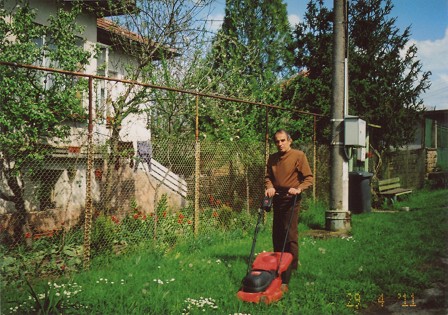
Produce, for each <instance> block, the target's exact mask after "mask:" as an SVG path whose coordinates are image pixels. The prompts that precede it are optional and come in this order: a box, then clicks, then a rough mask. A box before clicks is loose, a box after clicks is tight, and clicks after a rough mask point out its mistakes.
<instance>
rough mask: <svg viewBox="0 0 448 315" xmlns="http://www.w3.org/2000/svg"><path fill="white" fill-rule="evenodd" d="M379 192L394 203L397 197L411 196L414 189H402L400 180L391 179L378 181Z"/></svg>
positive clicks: (396, 178)
mask: <svg viewBox="0 0 448 315" xmlns="http://www.w3.org/2000/svg"><path fill="white" fill-rule="evenodd" d="M378 191H379V194H380V195H381V196H384V197H385V198H387V199H389V200H391V201H392V203H394V202H395V201H397V196H401V195H405V194H409V193H411V192H412V189H409V188H402V187H401V184H400V178H399V177H394V178H389V179H382V180H379V181H378Z"/></svg>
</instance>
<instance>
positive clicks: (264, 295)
mask: <svg viewBox="0 0 448 315" xmlns="http://www.w3.org/2000/svg"><path fill="white" fill-rule="evenodd" d="M296 201H297V195H295V196H294V202H293V209H294V207H295V205H296ZM271 206H272V198H269V197H264V199H263V201H262V204H261V207H260V209H258V220H257V225H256V226H255V233H254V238H253V241H252V249H251V252H250V256H249V262H248V266H247V273H246V276H245V277H244V278H243V280H242V282H241V288H240V290H239V291H238V293H237V297H238V298H239V299H240V300H242V301H245V302H252V303H259V302H262V303H265V304H270V303H272V302H276V301H278V300H280V299H281V298H282V296H283V291H282V273H283V272H285V271H286V270H287V269H288V268H289V266H290V265H291V262H292V259H293V257H292V254H291V253H285V246H286V238H287V236H288V232H289V227H290V226H291V221H292V216H293V215H292V214H293V213H294V211H291V218H290V221H289V225H288V230H287V231H286V237H285V241H284V243H283V249H282V251H281V252H263V253H260V254H259V255H257V258H256V259H255V261H253V258H254V251H255V244H256V242H257V235H258V232H259V229H260V223H261V221H262V219H263V213H264V212H265V211H266V212H269V211H270V209H271ZM252 261H253V263H252Z"/></svg>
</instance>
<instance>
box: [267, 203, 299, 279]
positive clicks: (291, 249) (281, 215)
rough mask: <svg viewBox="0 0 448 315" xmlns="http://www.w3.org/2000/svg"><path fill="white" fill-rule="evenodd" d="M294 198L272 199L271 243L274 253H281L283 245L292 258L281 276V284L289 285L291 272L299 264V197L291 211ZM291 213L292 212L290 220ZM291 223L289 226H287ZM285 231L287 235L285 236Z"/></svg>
mask: <svg viewBox="0 0 448 315" xmlns="http://www.w3.org/2000/svg"><path fill="white" fill-rule="evenodd" d="M293 203H294V196H275V197H274V222H273V225H272V243H273V245H274V251H275V252H281V251H282V250H283V245H285V252H288V253H291V254H292V256H293V259H292V263H291V265H290V267H289V268H288V270H287V271H285V272H284V273H283V274H282V281H283V283H289V280H290V278H291V272H292V270H297V267H298V264H299V243H298V238H299V232H298V223H299V213H300V197H299V196H298V197H297V201H296V205H295V208H294V209H292V206H293ZM291 211H294V213H293V215H292V220H291ZM290 222H291V226H290V227H289V231H288V226H289V223H290ZM286 231H288V235H287V236H286ZM285 239H286V244H285Z"/></svg>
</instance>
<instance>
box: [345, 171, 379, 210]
mask: <svg viewBox="0 0 448 315" xmlns="http://www.w3.org/2000/svg"><path fill="white" fill-rule="evenodd" d="M372 176H373V174H372V173H369V172H362V171H353V172H349V177H348V180H349V181H348V186H349V191H348V208H349V210H350V211H351V212H352V213H355V214H356V213H364V212H370V211H371V208H372V197H371V193H370V179H371V178H372Z"/></svg>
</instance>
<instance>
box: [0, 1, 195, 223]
mask: <svg viewBox="0 0 448 315" xmlns="http://www.w3.org/2000/svg"><path fill="white" fill-rule="evenodd" d="M71 2H73V1H68V0H33V1H30V5H31V6H32V7H33V8H35V9H36V10H37V17H36V23H40V24H43V25H45V24H46V23H48V22H47V21H48V17H49V16H50V15H54V14H56V12H57V10H58V8H60V7H62V6H63V5H70V4H71ZM82 2H84V3H85V6H86V8H88V7H90V9H93V10H85V11H84V12H83V14H82V15H80V16H79V18H78V23H79V24H81V25H83V26H84V27H85V31H84V33H83V34H79V36H80V37H81V38H83V39H85V42H84V48H85V49H93V48H94V47H100V54H99V56H98V58H92V59H91V61H90V64H89V66H88V67H87V68H86V69H85V73H86V74H91V75H96V76H104V77H108V78H116V79H124V78H125V73H124V71H125V70H124V68H123V67H120V66H117V65H119V64H120V63H119V62H118V60H121V61H122V60H127V61H129V62H132V60H131V59H130V58H129V57H128V56H126V55H124V54H123V53H122V51H121V50H120V49H117V48H116V47H114V46H113V45H112V43H111V41H110V39H111V36H112V35H117V34H121V35H122V36H128V37H129V39H130V40H138V38H137V37H136V34H134V33H132V32H130V31H128V30H124V29H121V28H119V27H117V26H116V25H113V24H112V23H111V22H110V20H108V19H107V17H108V16H113V15H121V14H123V12H124V11H121V10H120V8H118V9H117V8H114V10H111V8H109V7H108V5H107V4H108V1H101V0H100V1H82ZM15 3H16V1H14V0H6V1H5V5H6V6H11V5H13V4H15ZM124 3H125V5H126V9H127V10H129V9H131V10H132V9H135V1H124ZM98 12H100V13H101V17H100V16H99V15H98V14H97V13H98ZM128 12H129V11H128ZM104 17H106V18H104ZM95 82H96V84H95V87H94V89H95V90H94V91H93V92H94V93H93V95H94V103H95V106H94V108H93V110H94V113H93V116H94V125H93V141H94V145H95V147H96V148H98V147H101V146H103V147H105V150H106V151H107V146H106V143H107V140H108V139H110V136H111V128H109V127H110V126H109V124H108V123H109V121H108V120H109V119H110V117H113V115H114V113H113V108H112V107H111V106H110V101H111V100H112V101H113V100H114V99H115V98H117V97H118V96H119V95H120V93H121V92H122V91H123V90H124V85H123V83H120V82H114V81H107V80H97V79H96V80H95ZM86 106H87V105H86ZM141 106H142V107H148V106H150V104H141ZM147 120H148V116H147V115H146V114H143V115H142V114H131V115H129V116H128V117H127V118H126V119H125V120H124V121H123V123H122V125H121V129H120V134H119V138H120V139H119V140H120V145H122V146H123V147H124V148H126V149H127V150H128V152H129V155H128V156H126V157H121V158H120V159H122V161H120V163H119V164H120V165H119V166H118V167H116V173H115V174H114V175H113V176H112V177H113V178H114V186H113V187H112V188H110V187H109V190H110V191H106V192H105V187H104V185H105V180H106V179H105V176H102V174H104V172H106V171H107V170H110V169H112V168H111V165H110V161H107V160H106V159H105V158H104V157H103V156H102V155H101V154H100V153H99V152H96V153H95V155H94V157H95V159H94V176H93V179H94V180H93V182H92V192H93V201H94V206H95V207H96V208H101V207H103V206H104V199H105V198H106V196H105V194H106V193H107V194H108V195H107V196H108V197H107V198H109V200H107V204H108V206H112V208H113V209H107V211H122V213H118V215H125V214H126V213H128V212H129V211H130V207H131V203H133V204H134V205H135V204H137V205H138V206H139V209H140V211H142V212H143V213H151V212H153V211H154V207H155V203H156V202H157V201H156V200H154V195H158V196H159V197H160V196H161V195H162V194H169V196H170V198H168V200H169V201H170V202H171V205H172V206H175V207H181V206H182V205H184V204H185V197H186V194H187V188H186V182H185V181H184V180H183V179H182V178H180V177H179V176H177V175H176V174H173V173H171V172H170V171H169V170H168V169H166V168H165V167H164V166H162V165H160V164H159V163H158V162H157V161H154V159H151V163H150V164H149V163H146V162H148V161H145V160H144V161H141V160H140V159H138V151H139V147H140V146H139V143H140V145H142V143H147V144H148V145H149V146H148V147H147V149H148V148H149V151H148V150H147V152H148V153H149V154H151V149H150V144H151V142H150V141H151V131H150V130H149V129H148V128H147V126H149V123H148V121H147ZM72 130H73V132H72V135H71V139H70V143H68V144H67V145H58V147H57V148H55V150H54V154H53V155H52V157H51V158H50V159H49V160H48V161H47V163H46V173H45V174H43V175H42V176H41V177H40V180H37V181H36V179H33V181H35V182H33V184H32V185H26V195H27V198H26V206H27V211H29V212H30V213H34V211H40V212H46V213H47V214H50V215H47V216H46V217H45V220H43V222H44V223H42V224H45V225H46V228H51V226H52V225H54V226H57V225H58V222H59V223H60V222H64V223H66V224H68V225H73V224H76V223H77V221H78V218H79V216H80V214H81V213H82V210H83V209H84V207H85V200H86V182H87V181H86V178H87V174H86V165H87V163H86V161H87V160H86V143H87V125H86V123H77V124H74V125H73V127H72ZM106 153H107V152H106ZM142 162H144V163H142ZM29 180H30V181H32V180H31V179H29ZM0 185H1V182H0ZM39 187H40V188H42V187H45V189H40V194H37V193H36V191H37V189H39ZM156 189H157V192H156V191H155V190H156ZM114 190H116V191H114ZM42 191H44V193H43V194H42ZM125 208H126V209H125ZM44 210H45V211H44ZM11 212H14V207H13V204H11V203H8V202H6V201H3V200H0V214H5V213H11ZM36 216H37V214H36ZM41 219H43V218H41Z"/></svg>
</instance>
